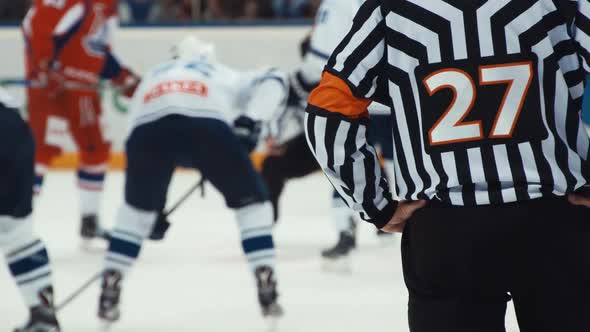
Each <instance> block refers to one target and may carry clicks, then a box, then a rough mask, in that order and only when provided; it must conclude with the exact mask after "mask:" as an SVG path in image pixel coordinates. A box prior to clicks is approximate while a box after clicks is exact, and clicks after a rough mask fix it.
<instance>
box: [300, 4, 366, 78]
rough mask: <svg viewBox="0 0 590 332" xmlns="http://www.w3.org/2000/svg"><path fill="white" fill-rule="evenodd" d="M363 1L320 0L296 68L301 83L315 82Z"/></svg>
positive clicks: (320, 76) (349, 26)
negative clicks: (301, 79) (312, 25)
mask: <svg viewBox="0 0 590 332" xmlns="http://www.w3.org/2000/svg"><path fill="white" fill-rule="evenodd" d="M362 3H363V0H323V1H322V3H321V5H320V7H319V9H318V12H317V15H316V18H315V22H314V29H313V32H312V35H311V42H310V49H309V52H308V53H307V54H306V55H305V57H304V58H303V63H302V64H301V67H300V68H299V73H300V74H301V76H302V78H303V81H304V82H305V84H313V85H317V83H318V82H319V81H320V80H321V78H322V72H323V70H324V67H325V66H326V64H327V62H328V59H329V58H330V55H332V52H334V50H335V49H336V47H337V46H338V43H340V41H341V40H342V39H344V37H345V36H346V34H347V33H348V31H350V28H351V27H352V20H353V19H354V16H355V15H356V12H357V11H358V9H359V8H360V6H361V4H362Z"/></svg>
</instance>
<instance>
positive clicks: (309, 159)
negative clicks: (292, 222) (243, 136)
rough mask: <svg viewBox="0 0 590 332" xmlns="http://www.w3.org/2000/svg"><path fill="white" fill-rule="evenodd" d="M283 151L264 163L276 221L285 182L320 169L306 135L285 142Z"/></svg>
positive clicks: (263, 173)
mask: <svg viewBox="0 0 590 332" xmlns="http://www.w3.org/2000/svg"><path fill="white" fill-rule="evenodd" d="M283 150H284V151H283V153H281V154H280V155H271V156H269V157H267V158H266V159H265V160H264V162H263V163H262V171H261V174H262V177H263V178H264V180H265V182H266V185H267V187H268V191H269V194H270V201H271V202H272V205H273V214H274V220H275V222H276V221H277V220H278V218H279V200H280V197H281V194H282V192H283V188H284V187H285V184H286V183H287V181H289V180H290V179H294V178H300V177H303V176H306V175H308V174H310V173H312V172H315V171H317V170H319V166H318V163H317V161H316V160H315V158H314V156H313V154H311V152H310V151H309V147H308V146H307V142H306V140H305V135H299V136H297V137H295V138H293V139H291V140H290V141H288V142H287V143H285V144H284V147H283Z"/></svg>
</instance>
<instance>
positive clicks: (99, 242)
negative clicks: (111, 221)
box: [80, 238, 108, 254]
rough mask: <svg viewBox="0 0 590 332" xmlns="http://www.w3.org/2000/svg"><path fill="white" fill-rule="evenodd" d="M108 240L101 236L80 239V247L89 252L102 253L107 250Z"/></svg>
mask: <svg viewBox="0 0 590 332" xmlns="http://www.w3.org/2000/svg"><path fill="white" fill-rule="evenodd" d="M107 246H108V242H105V241H104V240H103V239H101V238H92V239H84V238H83V239H81V240H80V249H81V250H82V251H84V252H86V253H89V254H104V252H105V251H106V250H107Z"/></svg>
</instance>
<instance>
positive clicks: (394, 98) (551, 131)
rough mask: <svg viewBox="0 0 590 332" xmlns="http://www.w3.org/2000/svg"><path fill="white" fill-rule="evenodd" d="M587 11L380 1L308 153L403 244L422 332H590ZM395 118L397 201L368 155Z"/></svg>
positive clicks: (481, 0)
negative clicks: (382, 120) (371, 126)
mask: <svg viewBox="0 0 590 332" xmlns="http://www.w3.org/2000/svg"><path fill="white" fill-rule="evenodd" d="M589 64H590V1H588V0H568V1H566V0H563V1H550V0H487V1H486V0H400V1H392V0H367V1H365V3H364V5H363V6H362V7H361V9H360V10H359V12H358V14H357V16H356V18H355V19H354V24H353V27H352V29H351V31H350V32H349V33H348V35H347V36H346V37H345V38H344V39H343V40H342V42H341V43H340V45H339V46H338V47H337V48H336V50H335V51H334V53H333V54H332V56H331V58H330V60H329V62H328V65H327V66H326V69H325V72H324V74H323V79H322V82H321V84H320V86H319V87H318V88H317V89H316V90H314V91H313V93H312V94H311V95H310V98H309V106H308V108H307V114H306V133H307V140H308V143H309V145H310V148H311V150H312V152H313V153H314V155H315V157H316V159H317V160H318V162H319V163H320V165H321V167H322V169H323V170H324V172H325V173H326V175H327V176H328V178H329V179H330V181H331V182H332V184H333V185H334V187H335V188H336V190H337V191H338V192H339V193H340V194H341V196H342V197H343V198H344V199H345V200H346V202H347V204H348V205H349V206H350V207H351V208H352V209H353V210H355V211H357V212H358V213H359V214H360V216H361V218H362V219H364V220H366V221H368V222H370V223H373V224H374V225H375V226H376V227H377V228H379V229H382V230H385V231H388V232H403V233H404V234H403V240H402V256H403V257H402V258H403V268H404V277H405V281H406V285H407V287H408V290H409V295H410V299H409V324H410V330H411V331H412V332H500V331H505V327H504V316H505V312H506V304H507V302H508V301H509V300H510V299H512V300H513V301H514V305H515V308H516V313H517V316H518V322H519V324H520V328H521V331H523V332H545V331H546V332H556V331H559V332H581V331H590V210H588V206H590V204H589V199H588V198H586V196H584V194H583V190H582V189H583V188H584V186H585V185H586V184H587V183H588V179H589V176H588V175H589V174H590V173H589V172H588V170H589V168H590V167H589V166H590V163H588V154H589V150H590V139H589V137H588V134H587V133H586V131H585V130H584V126H583V125H582V122H581V119H580V110H581V104H582V103H581V100H582V96H583V92H584V87H585V83H584V79H585V76H586V75H587V74H588V73H589V72H590V66H589ZM371 101H377V102H380V103H382V104H386V105H389V106H390V107H391V112H392V117H393V119H394V123H393V132H392V134H393V138H394V148H393V152H394V162H395V173H396V174H395V175H396V185H395V188H394V190H395V192H396V193H397V195H398V196H399V197H400V198H401V200H402V202H399V203H398V202H395V201H394V200H393V199H392V195H391V193H390V188H389V187H388V183H387V181H386V180H385V178H384V177H383V175H382V174H381V171H380V168H379V167H378V161H377V157H376V154H375V149H374V148H373V147H372V146H371V145H370V144H369V143H367V139H366V133H367V129H368V128H367V126H368V113H367V110H366V109H367V105H368V104H369V103H370V102H371Z"/></svg>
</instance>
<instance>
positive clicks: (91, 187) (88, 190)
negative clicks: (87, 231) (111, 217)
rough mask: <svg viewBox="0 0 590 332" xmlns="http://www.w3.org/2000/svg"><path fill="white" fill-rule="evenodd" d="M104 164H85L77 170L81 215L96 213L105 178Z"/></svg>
mask: <svg viewBox="0 0 590 332" xmlns="http://www.w3.org/2000/svg"><path fill="white" fill-rule="evenodd" d="M105 171H106V165H101V166H86V167H81V168H80V169H79V170H78V187H79V189H80V212H81V213H82V216H89V215H98V212H99V211H100V202H101V199H102V190H103V184H104V178H105Z"/></svg>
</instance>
